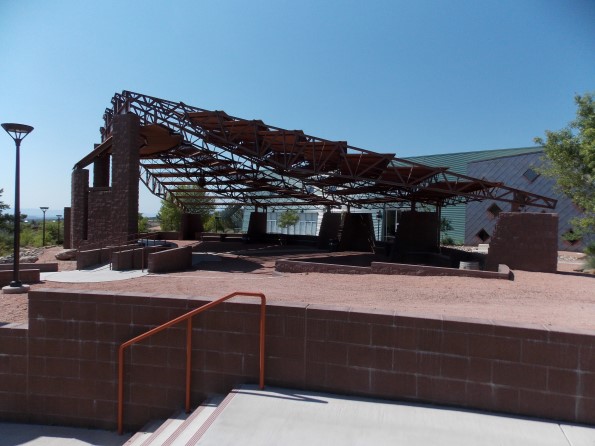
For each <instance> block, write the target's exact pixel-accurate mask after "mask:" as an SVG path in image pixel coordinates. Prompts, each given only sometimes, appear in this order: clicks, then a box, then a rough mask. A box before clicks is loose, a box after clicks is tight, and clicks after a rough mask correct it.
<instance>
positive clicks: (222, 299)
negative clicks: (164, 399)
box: [118, 291, 266, 434]
mask: <svg viewBox="0 0 595 446" xmlns="http://www.w3.org/2000/svg"><path fill="white" fill-rule="evenodd" d="M236 296H247V297H260V346H259V347H260V364H259V365H260V373H259V387H260V388H261V389H264V328H265V317H266V313H265V308H266V297H265V296H264V294H262V293H252V292H244V291H235V292H233V293H231V294H228V295H227V296H223V297H220V298H219V299H217V300H214V301H213V302H210V303H208V304H205V305H203V306H201V307H198V308H196V309H194V310H192V311H189V312H188V313H186V314H183V315H182V316H179V317H177V318H175V319H173V320H171V321H169V322H166V323H165V324H162V325H160V326H158V327H155V328H153V329H151V330H149V331H147V332H146V333H143V334H141V335H139V336H136V337H135V338H132V339H130V340H129V341H126V342H124V343H123V344H121V345H120V348H119V350H118V433H119V434H122V432H123V426H122V425H123V419H124V349H126V348H127V347H130V346H131V345H133V344H136V343H137V342H140V341H142V340H144V339H147V338H148V337H150V336H152V335H154V334H156V333H159V332H161V331H163V330H165V329H166V328H169V327H171V326H173V325H176V324H178V323H180V322H183V321H186V406H185V409H186V413H188V412H190V376H191V374H190V372H191V366H192V317H193V316H196V315H197V314H199V313H202V312H203V311H206V310H208V309H210V308H213V307H215V306H217V305H219V304H221V303H223V302H225V301H226V300H229V299H231V298H232V297H236Z"/></svg>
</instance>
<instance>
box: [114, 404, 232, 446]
mask: <svg viewBox="0 0 595 446" xmlns="http://www.w3.org/2000/svg"><path fill="white" fill-rule="evenodd" d="M225 398H226V397H225V396H223V395H216V396H213V397H211V398H209V399H208V400H206V401H204V402H203V403H202V404H201V405H200V406H199V407H198V408H196V410H195V411H193V412H192V413H191V414H189V415H188V414H186V413H184V412H178V413H176V414H175V415H174V416H172V417H170V418H168V419H167V420H165V421H164V420H156V421H152V422H150V423H148V424H147V425H146V426H145V427H143V429H141V430H140V431H139V432H137V433H136V434H135V435H134V436H133V437H132V438H131V439H130V440H128V441H127V442H126V443H125V444H124V446H177V445H193V444H196V442H197V441H198V440H199V439H200V437H201V436H202V434H203V433H204V431H206V429H208V427H209V426H210V424H212V423H213V421H214V418H216V416H217V414H218V411H217V409H218V408H219V407H220V405H221V403H222V402H223V401H225Z"/></svg>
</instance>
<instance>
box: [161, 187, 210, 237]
mask: <svg viewBox="0 0 595 446" xmlns="http://www.w3.org/2000/svg"><path fill="white" fill-rule="evenodd" d="M188 188H189V187H187V186H182V187H180V188H178V189H176V193H180V195H182V194H184V193H185V189H188ZM187 193H188V194H190V193H191V194H192V195H193V196H196V195H199V196H201V200H202V201H203V202H204V204H203V205H201V206H199V207H198V208H196V209H193V210H192V213H193V214H199V215H200V216H201V217H202V220H203V222H204V221H207V220H208V219H209V217H210V215H211V213H212V212H213V210H214V209H215V203H214V199H213V198H212V197H209V196H208V195H207V192H206V190H203V191H200V192H197V191H196V190H193V191H191V192H190V191H188V192H187ZM182 213H183V211H182V209H181V208H180V207H178V205H176V204H175V203H174V200H173V197H171V196H169V197H167V199H166V200H161V208H160V209H159V212H158V213H157V219H158V220H159V223H160V225H161V230H162V231H179V230H180V221H181V219H182Z"/></svg>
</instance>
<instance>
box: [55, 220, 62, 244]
mask: <svg viewBox="0 0 595 446" xmlns="http://www.w3.org/2000/svg"><path fill="white" fill-rule="evenodd" d="M56 218H57V219H58V240H56V243H57V244H58V245H59V244H60V221H61V219H62V214H58V215H56Z"/></svg>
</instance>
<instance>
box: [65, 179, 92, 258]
mask: <svg viewBox="0 0 595 446" xmlns="http://www.w3.org/2000/svg"><path fill="white" fill-rule="evenodd" d="M70 197H71V206H70V246H71V247H72V248H75V249H77V248H80V246H81V243H82V242H83V241H84V240H87V213H88V200H89V171H88V170H87V169H80V168H76V169H74V170H73V171H72V180H71V191H70ZM64 217H65V218H66V215H64Z"/></svg>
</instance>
